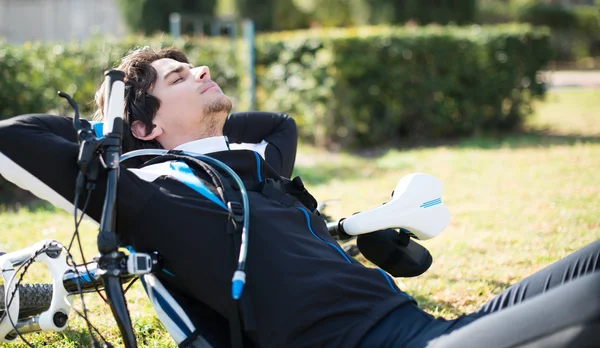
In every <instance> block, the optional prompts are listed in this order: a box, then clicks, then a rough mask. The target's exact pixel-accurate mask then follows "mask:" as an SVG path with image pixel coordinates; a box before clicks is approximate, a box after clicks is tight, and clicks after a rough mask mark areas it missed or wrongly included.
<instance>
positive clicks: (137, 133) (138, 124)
mask: <svg viewBox="0 0 600 348" xmlns="http://www.w3.org/2000/svg"><path fill="white" fill-rule="evenodd" d="M131 133H132V134H133V136H134V137H136V138H138V139H140V140H144V141H150V140H154V139H156V138H157V137H158V136H160V135H161V134H162V133H163V129H162V128H161V127H160V126H158V125H154V128H152V132H150V134H146V125H145V124H144V123H143V122H142V121H139V120H137V121H134V122H133V124H132V125H131Z"/></svg>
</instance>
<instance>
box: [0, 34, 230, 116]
mask: <svg viewBox="0 0 600 348" xmlns="http://www.w3.org/2000/svg"><path fill="white" fill-rule="evenodd" d="M141 46H151V47H155V48H159V47H166V46H177V47H180V48H182V49H184V50H185V52H186V53H187V54H188V57H189V58H190V60H191V61H193V62H197V63H198V64H205V65H209V66H210V67H211V74H212V75H213V78H214V79H215V80H216V81H217V82H218V83H220V84H221V85H223V86H224V90H225V91H226V92H227V93H228V94H230V95H232V96H233V97H234V98H237V96H238V95H239V91H238V83H239V80H238V76H239V73H238V72H237V71H236V69H237V67H238V66H239V65H240V64H238V62H237V59H238V57H239V55H238V54H237V53H236V52H238V50H239V47H238V45H237V43H235V42H233V41H230V40H227V39H211V40H189V39H178V40H171V39H169V38H168V37H164V36H156V37H150V38H148V37H138V36H131V37H127V38H126V39H124V40H115V39H102V38H95V39H93V40H89V41H86V42H84V43H82V44H75V43H69V44H52V43H39V42H36V43H26V44H24V45H22V46H13V45H8V44H3V43H1V42H0V118H3V117H10V116H13V115H17V114H24V113H33V112H56V113H59V114H64V113H70V112H71V111H72V110H70V108H69V106H68V103H67V102H66V101H65V100H64V99H62V98H60V97H58V96H57V94H56V92H57V91H58V90H62V91H64V92H66V93H69V94H70V95H71V96H72V97H73V98H74V99H75V101H76V102H77V103H78V105H79V109H80V111H81V113H82V116H83V117H86V116H89V115H91V114H92V113H93V110H94V107H95V105H94V104H93V99H94V93H95V91H96V89H97V88H98V87H99V85H100V83H102V80H103V78H104V76H103V72H104V71H105V70H106V69H108V68H112V67H115V66H117V65H118V64H119V60H120V59H121V57H123V56H124V55H125V54H126V53H127V52H128V51H130V50H131V49H133V48H136V47H141Z"/></svg>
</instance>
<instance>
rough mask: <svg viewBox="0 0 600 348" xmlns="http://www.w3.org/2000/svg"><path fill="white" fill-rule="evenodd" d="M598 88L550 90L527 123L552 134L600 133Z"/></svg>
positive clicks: (538, 103) (599, 96)
mask: <svg viewBox="0 0 600 348" xmlns="http://www.w3.org/2000/svg"><path fill="white" fill-rule="evenodd" d="M599 103H600V88H595V89H586V90H577V89H575V90H565V91H560V92H554V91H553V92H550V93H548V95H547V96H546V100H543V101H537V102H536V103H535V105H534V107H535V113H534V114H533V115H532V117H531V119H530V120H529V122H528V125H529V126H530V127H531V128H534V129H541V130H545V131H547V132H550V133H552V134H559V135H564V134H577V135H580V136H600V109H599V108H598V105H599Z"/></svg>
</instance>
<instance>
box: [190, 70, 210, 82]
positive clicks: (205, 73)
mask: <svg viewBox="0 0 600 348" xmlns="http://www.w3.org/2000/svg"><path fill="white" fill-rule="evenodd" d="M194 77H195V78H196V81H198V82H201V81H206V80H210V70H209V69H208V67H207V66H199V67H196V68H194Z"/></svg>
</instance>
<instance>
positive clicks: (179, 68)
mask: <svg viewBox="0 0 600 348" xmlns="http://www.w3.org/2000/svg"><path fill="white" fill-rule="evenodd" d="M187 66H188V67H189V68H190V69H192V68H193V66H192V65H190V64H188V65H187ZM184 67H185V65H180V66H178V67H176V68H175V69H171V70H169V71H168V72H167V73H165V75H164V76H163V80H166V79H167V78H169V76H171V74H176V73H180V72H182V71H183V68H184Z"/></svg>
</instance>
